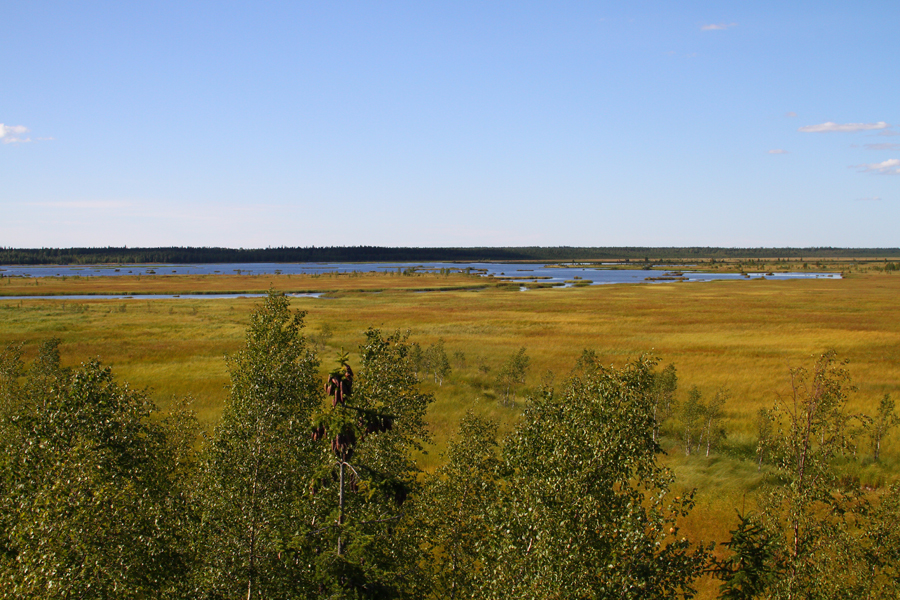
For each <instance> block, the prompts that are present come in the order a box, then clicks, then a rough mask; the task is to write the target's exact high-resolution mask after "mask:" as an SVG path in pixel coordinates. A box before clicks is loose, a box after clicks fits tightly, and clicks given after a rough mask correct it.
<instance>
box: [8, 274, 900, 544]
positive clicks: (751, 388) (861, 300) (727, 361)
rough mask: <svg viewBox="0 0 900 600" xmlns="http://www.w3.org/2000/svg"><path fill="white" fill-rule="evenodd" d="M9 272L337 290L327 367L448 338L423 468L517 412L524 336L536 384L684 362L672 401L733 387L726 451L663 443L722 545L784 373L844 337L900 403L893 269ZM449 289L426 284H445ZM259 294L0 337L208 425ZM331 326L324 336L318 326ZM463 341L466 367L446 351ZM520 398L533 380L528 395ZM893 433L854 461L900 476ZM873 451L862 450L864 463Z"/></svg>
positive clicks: (868, 384) (85, 313)
mask: <svg viewBox="0 0 900 600" xmlns="http://www.w3.org/2000/svg"><path fill="white" fill-rule="evenodd" d="M8 281H11V280H9V279H7V280H6V281H3V282H0V291H2V293H3V294H6V295H10V294H12V293H23V292H28V293H32V294H34V293H43V292H45V291H48V290H52V291H53V292H52V293H71V292H79V293H101V292H112V291H115V292H116V293H121V292H123V291H124V292H126V293H138V292H148V291H149V292H157V293H162V292H163V291H167V292H169V293H188V292H189V291H195V292H196V291H206V292H213V291H243V292H250V291H264V290H265V289H267V288H269V287H272V288H274V289H279V290H291V291H327V292H328V294H327V296H328V297H327V298H318V299H316V298H297V299H294V300H292V302H291V305H292V306H293V307H294V308H296V309H300V310H305V311H308V316H307V319H306V324H307V330H306V331H307V335H308V336H310V337H311V338H313V339H314V340H316V341H317V343H318V346H319V351H320V356H321V358H322V361H323V367H322V371H323V375H324V373H325V371H326V370H327V368H329V367H330V364H331V362H332V360H333V356H334V354H335V352H336V351H337V350H338V349H339V348H341V347H344V348H347V349H356V348H357V346H358V345H359V343H360V342H361V341H362V339H363V331H365V329H366V328H368V327H369V326H372V327H376V328H381V329H383V330H390V331H392V330H396V329H400V330H404V331H405V330H409V331H410V332H411V338H410V339H411V340H412V341H415V342H418V343H419V344H421V345H422V346H423V347H426V346H428V345H429V344H432V343H434V342H436V341H437V340H438V339H440V338H443V339H444V341H445V343H446V349H447V352H448V354H449V355H450V356H451V361H452V364H453V373H452V374H451V375H450V376H449V378H448V379H446V380H445V381H444V383H443V385H440V386H439V385H437V384H435V383H434V382H433V380H429V379H428V378H427V377H423V384H422V385H423V388H424V389H425V390H426V391H429V392H432V393H433V394H434V396H435V402H434V404H433V405H432V407H431V410H430V413H429V418H430V423H431V427H432V430H433V433H434V442H435V444H434V447H433V448H432V449H431V451H430V452H429V453H428V455H427V456H423V457H421V464H422V466H423V467H424V468H426V469H431V468H434V466H435V465H437V464H439V461H440V451H441V449H442V448H443V447H444V446H445V444H446V440H447V439H448V438H449V437H450V436H452V435H453V432H454V431H455V428H456V423H457V422H458V420H459V418H460V417H461V416H462V415H463V414H464V412H465V411H466V410H468V409H473V410H475V411H476V412H478V413H481V414H485V415H490V416H493V417H494V418H495V419H497V420H499V421H500V422H501V424H502V425H501V431H508V430H509V429H510V428H511V427H512V426H513V425H514V423H515V421H516V418H517V415H518V413H519V410H520V407H521V403H522V396H523V394H522V392H520V393H519V395H518V398H517V400H516V402H515V403H513V404H512V405H511V406H510V405H503V404H502V403H501V402H500V401H499V399H498V397H497V395H496V393H495V391H494V389H493V384H492V381H493V377H494V376H495V374H496V373H497V371H498V369H499V367H500V365H501V364H502V363H503V361H505V360H506V358H507V357H508V356H509V355H511V354H512V353H513V352H515V351H516V350H517V349H518V348H520V347H523V346H524V347H526V348H527V353H528V356H529V357H530V358H531V364H530V367H529V372H528V381H527V384H526V387H536V386H537V385H539V384H540V383H541V382H542V381H551V380H552V381H554V382H555V383H557V384H559V383H561V382H562V381H563V380H564V379H565V377H566V375H567V373H568V372H569V370H570V369H571V368H572V366H573V365H574V362H575V360H576V358H577V357H578V356H579V355H580V354H581V352H582V350H583V349H585V348H590V349H593V350H595V351H596V352H597V354H598V356H599V357H600V359H601V362H602V363H604V364H615V365H617V366H621V365H622V364H624V363H625V362H627V361H629V360H630V359H632V358H634V357H636V356H638V355H640V354H641V353H650V354H653V355H655V356H658V357H659V358H660V361H661V363H660V364H661V365H662V366H664V365H667V364H669V363H672V364H674V365H675V367H676V368H677V371H678V378H679V396H680V397H681V398H683V397H684V396H685V395H686V393H687V390H688V388H690V387H691V386H692V385H696V386H698V387H699V388H700V389H701V390H702V391H703V393H704V395H705V396H706V397H710V396H711V395H712V394H713V393H714V392H715V390H716V389H717V388H719V387H727V388H728V389H730V391H731V399H730V401H729V403H728V404H727V405H726V407H725V410H726V414H727V419H726V423H725V427H726V430H727V433H728V439H727V441H726V443H725V446H724V448H723V449H722V451H721V452H719V453H717V454H716V455H715V456H713V457H710V458H706V457H703V456H692V457H684V456H683V454H682V453H681V452H680V451H679V448H678V446H677V441H676V440H675V439H674V438H672V437H667V438H664V440H663V441H664V445H665V447H666V450H667V451H668V455H667V457H666V459H665V460H666V461H667V462H668V463H669V464H670V465H671V466H672V467H673V468H674V469H675V471H676V473H677V475H678V485H681V486H684V487H696V488H698V510H696V511H695V512H694V513H693V515H692V516H691V517H690V518H689V519H688V521H687V522H686V524H685V528H686V531H687V532H690V533H691V534H692V535H694V536H695V537H697V538H701V539H708V540H710V539H714V540H720V541H721V540H724V539H727V532H728V528H729V527H730V525H731V524H732V522H733V519H734V509H735V508H741V507H742V506H745V507H747V506H750V504H752V492H753V490H754V489H755V487H756V486H758V485H759V484H760V482H761V475H760V474H759V473H758V472H757V469H756V464H755V462H754V460H753V456H752V452H753V451H754V450H755V443H756V429H755V428H756V425H755V416H756V413H757V411H758V409H759V408H769V407H771V405H772V403H773V401H774V400H775V398H776V397H778V395H784V394H786V393H787V392H788V390H789V383H790V382H789V378H788V375H789V369H790V368H791V367H795V366H807V367H809V366H811V365H812V363H813V361H814V357H815V356H816V355H818V354H821V353H822V352H823V351H824V350H826V349H828V348H834V349H835V350H836V351H837V353H838V356H839V358H842V359H848V360H849V365H848V367H849V370H850V373H851V375H852V377H853V381H854V383H855V384H856V385H857V386H858V391H857V392H856V393H855V394H854V395H853V400H852V402H851V410H853V411H858V412H863V413H869V414H871V413H872V412H874V407H875V405H876V403H877V402H878V400H879V399H880V398H881V396H882V395H883V394H885V393H892V394H893V395H894V397H895V398H896V397H900V319H898V310H897V305H898V303H897V298H900V274H896V275H895V274H890V273H885V272H879V271H877V270H875V269H871V270H869V271H868V272H860V269H859V268H857V269H856V270H855V271H852V270H851V271H850V272H849V274H847V276H846V278H844V279H840V280H836V279H815V280H793V281H773V280H750V281H729V282H711V283H671V284H655V285H650V284H644V285H609V286H590V287H575V288H567V289H532V290H529V291H526V292H520V291H518V286H515V287H512V288H510V287H503V286H497V285H492V284H488V283H486V282H485V281H484V280H479V279H475V278H471V277H466V276H463V275H452V276H442V275H437V274H421V275H417V276H413V277H403V276H398V275H396V274H391V275H357V276H346V275H345V276H330V277H328V276H320V277H312V276H297V275H295V276H291V277H288V276H284V275H283V276H265V277H237V276H221V277H220V276H209V277H205V278H203V277H196V276H184V279H180V278H179V277H175V276H165V277H162V276H160V277H144V278H142V279H140V280H138V279H137V278H127V279H126V278H121V279H120V278H112V277H110V278H92V279H91V280H89V281H86V280H84V279H82V278H68V279H67V280H66V281H62V280H55V279H47V280H40V281H39V283H38V284H37V285H34V281H35V280H30V281H29V280H16V281H15V282H10V283H7V282H8ZM439 289H443V290H444V291H427V292H426V291H421V290H439ZM258 303H259V300H256V299H245V298H238V299H231V300H227V299H213V298H210V299H203V300H187V299H181V298H176V299H155V300H150V301H147V300H135V299H116V300H102V299H92V298H90V297H89V296H86V297H85V298H83V299H78V300H61V299H29V300H5V299H3V298H0V343H2V344H3V345H5V344H7V343H14V342H24V343H26V345H27V346H26V350H27V353H26V357H30V356H33V354H34V352H35V350H36V346H37V343H38V342H40V341H41V340H43V339H46V338H49V337H58V338H60V339H61V340H62V346H61V352H62V357H63V362H64V364H74V363H76V362H79V361H81V360H85V359H87V358H92V357H99V358H100V359H101V360H102V362H103V363H105V364H107V365H111V366H112V367H113V370H114V373H115V374H116V376H117V377H118V378H119V379H121V380H125V381H128V382H129V383H130V384H131V385H132V386H135V387H146V388H148V389H149V390H150V393H151V395H152V398H153V399H154V400H155V402H156V403H157V404H158V405H159V406H161V407H166V406H168V405H169V404H170V402H171V401H172V399H173V398H174V397H180V396H191V397H192V398H194V400H195V405H194V406H195V409H196V411H197V413H198V415H199V416H200V418H201V420H202V421H203V422H204V423H206V424H207V425H208V426H211V425H213V424H214V423H215V422H216V420H217V418H218V415H219V413H220V410H221V407H222V402H223V400H224V398H225V395H226V393H227V390H226V386H227V384H228V374H227V370H226V365H225V361H224V357H225V355H227V354H229V353H232V352H234V351H235V350H236V349H237V348H238V347H239V346H240V344H241V343H242V337H243V334H244V328H245V326H246V324H247V322H248V316H249V314H250V311H251V310H252V309H253V308H254V307H255V306H256V305H257V304H258ZM323 331H330V332H331V335H330V337H328V336H323ZM456 352H461V353H462V354H463V355H464V357H465V363H464V364H463V363H461V362H458V360H456V359H454V358H453V355H454V353H456ZM523 391H524V390H523ZM898 438H900V435H898V431H897V430H895V431H893V432H892V433H891V435H890V437H889V439H888V440H887V441H886V444H885V447H884V450H883V460H882V463H881V464H880V465H872V464H870V462H867V461H866V460H862V461H860V462H859V463H858V464H857V465H856V466H854V467H853V468H854V469H855V470H856V474H858V475H859V476H860V477H861V478H862V479H863V480H864V481H869V482H873V483H876V484H879V483H883V482H885V481H888V480H891V479H894V478H895V477H896V475H897V474H898V473H900V439H898ZM868 455H869V449H868V448H867V447H865V446H864V447H862V448H861V456H863V457H865V456H868Z"/></svg>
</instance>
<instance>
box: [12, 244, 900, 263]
mask: <svg viewBox="0 0 900 600" xmlns="http://www.w3.org/2000/svg"><path fill="white" fill-rule="evenodd" d="M898 256H900V248H832V247H821V248H711V247H690V248H675V247H670V248H648V247H639V246H628V247H596V248H587V247H573V246H555V247H540V246H526V247H480V248H385V247H378V246H329V247H321V248H317V247H315V246H311V247H308V248H287V247H280V248H247V249H245V248H191V247H181V248H176V247H171V248H127V247H123V248H113V247H106V248H0V264H4V265H48V264H54V265H66V264H127V263H140V264H146V263H168V264H178V263H297V262H414V261H436V262H453V261H457V262H479V261H548V262H561V261H571V260H629V261H645V260H652V261H654V262H663V261H682V260H701V259H705V260H709V259H715V260H727V259H734V258H754V259H755V258H759V259H795V260H800V259H816V258H850V259H869V260H871V259H876V258H887V257H891V258H893V257H898Z"/></svg>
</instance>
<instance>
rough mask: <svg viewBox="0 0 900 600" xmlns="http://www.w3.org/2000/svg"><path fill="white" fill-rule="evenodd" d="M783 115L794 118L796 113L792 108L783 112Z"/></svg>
mask: <svg viewBox="0 0 900 600" xmlns="http://www.w3.org/2000/svg"><path fill="white" fill-rule="evenodd" d="M784 116H786V117H789V118H794V117H796V116H797V113H795V112H794V111H792V110H789V111H788V112H786V113H784Z"/></svg>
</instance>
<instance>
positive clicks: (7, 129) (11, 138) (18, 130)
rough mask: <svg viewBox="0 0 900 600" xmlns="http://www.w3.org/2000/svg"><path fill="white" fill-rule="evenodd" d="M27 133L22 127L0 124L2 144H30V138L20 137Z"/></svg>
mask: <svg viewBox="0 0 900 600" xmlns="http://www.w3.org/2000/svg"><path fill="white" fill-rule="evenodd" d="M27 133H28V128H27V127H25V126H24V125H4V124H3V123H0V141H2V142H3V143H4V144H15V143H24V142H30V141H31V138H29V137H25V138H23V137H22V136H24V135H26V134H27Z"/></svg>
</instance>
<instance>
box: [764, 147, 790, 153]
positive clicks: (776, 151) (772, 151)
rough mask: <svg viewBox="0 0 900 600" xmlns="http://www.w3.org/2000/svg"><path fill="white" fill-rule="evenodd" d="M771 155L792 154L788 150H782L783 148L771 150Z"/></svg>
mask: <svg viewBox="0 0 900 600" xmlns="http://www.w3.org/2000/svg"><path fill="white" fill-rule="evenodd" d="M769 154H790V152H788V151H787V150H782V149H781V148H778V149H776V150H769Z"/></svg>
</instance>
